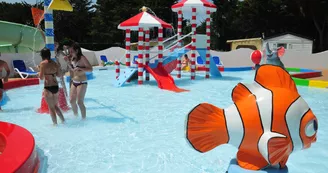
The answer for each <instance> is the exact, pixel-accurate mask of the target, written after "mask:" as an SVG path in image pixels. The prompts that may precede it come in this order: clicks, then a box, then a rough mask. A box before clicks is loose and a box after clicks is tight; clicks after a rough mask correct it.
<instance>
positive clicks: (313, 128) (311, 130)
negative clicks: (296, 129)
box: [305, 120, 318, 137]
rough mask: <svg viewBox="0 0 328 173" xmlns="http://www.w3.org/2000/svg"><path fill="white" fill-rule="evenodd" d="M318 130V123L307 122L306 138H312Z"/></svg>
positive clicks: (314, 121) (313, 121)
mask: <svg viewBox="0 0 328 173" xmlns="http://www.w3.org/2000/svg"><path fill="white" fill-rule="evenodd" d="M317 130H318V122H317V121H316V120H312V121H309V122H308V124H307V125H306V127H305V134H306V136H307V137H312V136H313V135H314V134H315V133H316V132H317Z"/></svg>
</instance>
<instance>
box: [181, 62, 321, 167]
mask: <svg viewBox="0 0 328 173" xmlns="http://www.w3.org/2000/svg"><path fill="white" fill-rule="evenodd" d="M232 100H233V102H234V104H232V105H231V106H230V107H228V108H227V109H220V108H218V107H216V106H213V105H211V104H207V103H202V104H199V105H198V106H196V107H195V108H194V109H193V110H192V111H191V112H190V113H189V115H188V120H187V127H186V129H187V131H186V133H187V134H186V135H187V139H188V141H189V142H190V144H191V145H192V146H193V148H194V149H195V150H197V151H199V152H202V153H203V152H207V151H209V150H212V149H213V148H215V147H217V146H219V145H222V144H231V145H233V146H235V147H238V153H237V163H238V165H239V166H240V167H242V168H245V169H249V170H260V169H264V168H266V167H269V166H270V167H279V168H284V167H285V166H286V162H287V160H288V157H289V155H290V154H291V153H292V152H294V151H297V150H301V149H306V148H309V147H310V146H311V143H314V142H315V141H316V139H317V137H316V134H317V130H318V120H317V118H316V116H315V115H314V114H313V112H312V110H311V109H310V108H309V106H308V104H307V103H306V102H305V100H304V99H303V98H302V97H301V96H300V95H299V93H298V91H297V88H296V86H295V83H294V81H293V80H292V78H291V77H290V75H289V74H288V72H287V71H285V70H284V69H282V68H281V67H278V66H274V65H262V66H261V67H260V68H259V69H258V71H257V73H256V76H255V83H253V84H242V83H239V84H238V85H237V86H236V87H235V88H234V89H233V91H232Z"/></svg>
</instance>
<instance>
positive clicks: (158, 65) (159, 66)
mask: <svg viewBox="0 0 328 173" xmlns="http://www.w3.org/2000/svg"><path fill="white" fill-rule="evenodd" d="M142 9H143V11H142V12H141V13H139V14H137V15H136V16H134V17H132V18H130V19H128V20H126V21H124V22H122V23H121V24H120V25H119V26H118V28H119V29H123V30H125V32H126V50H127V52H126V67H127V68H126V69H124V70H122V72H121V73H120V75H119V76H118V77H117V79H116V81H115V86H118V87H121V86H123V85H124V83H125V82H128V81H129V79H130V78H131V77H132V76H133V75H134V74H136V73H137V74H138V84H139V85H142V84H143V81H144V79H143V76H144V75H143V73H144V71H145V73H146V74H145V76H146V81H149V74H151V75H152V76H153V77H154V78H155V79H156V81H157V83H158V87H159V88H161V89H166V90H171V91H175V92H182V91H184V90H182V89H179V88H178V87H177V86H176V85H175V83H174V80H173V78H172V76H171V75H170V73H171V72H172V70H173V69H174V68H171V71H166V70H165V68H164V67H165V66H167V65H169V64H170V63H173V61H175V60H177V73H178V74H177V78H181V56H182V55H184V54H185V53H187V52H189V51H191V68H190V73H191V80H195V78H196V75H195V73H196V51H197V52H198V53H199V54H200V56H201V58H202V59H203V61H204V62H206V65H205V71H206V73H205V78H210V74H211V76H213V77H221V73H220V71H219V70H218V68H217V66H216V65H215V63H214V61H213V59H212V58H211V55H210V14H211V12H215V11H216V6H215V5H214V4H212V3H209V2H207V1H197V3H193V4H192V6H190V4H189V2H188V1H186V2H185V1H181V2H179V3H177V4H175V5H173V6H172V10H173V11H174V12H177V13H178V34H177V35H175V36H173V37H171V38H168V39H166V40H165V41H163V28H172V26H171V25H170V24H168V23H166V22H164V21H163V20H161V19H159V18H158V17H155V16H153V15H151V14H149V13H147V12H146V11H147V8H146V7H143V8H142ZM188 11H191V12H192V20H191V23H192V24H191V25H192V32H191V33H189V34H186V35H185V36H182V16H183V13H186V12H188ZM199 14H203V15H206V16H207V19H206V26H207V27H206V35H197V33H196V27H197V24H196V19H197V15H199ZM152 27H158V46H157V47H158V54H157V55H156V56H154V57H151V58H150V57H149V52H150V50H149V48H150V47H149V33H150V32H149V28H152ZM131 31H138V33H139V37H138V38H139V39H138V52H139V55H138V62H137V65H138V67H135V66H134V65H131V64H132V63H131V55H130V44H131V43H130V35H131V34H130V33H131ZM144 33H145V40H144ZM189 36H191V37H192V41H191V43H189V44H186V45H182V40H183V39H184V38H186V37H189ZM176 37H177V39H176V40H175V41H174V42H173V43H171V44H170V45H169V46H167V47H166V48H165V49H164V46H163V43H164V42H167V41H170V40H171V39H174V38H176ZM144 41H145V54H143V50H144V46H143V45H144V43H143V42H144ZM168 51H171V52H169V53H168V55H167V56H163V53H164V52H168ZM144 57H145V60H144ZM150 61H153V62H150ZM144 62H145V63H144Z"/></svg>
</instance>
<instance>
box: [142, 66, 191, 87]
mask: <svg viewBox="0 0 328 173" xmlns="http://www.w3.org/2000/svg"><path fill="white" fill-rule="evenodd" d="M145 70H147V71H148V72H149V73H150V74H151V75H152V76H153V77H154V78H155V79H156V81H157V84H158V87H159V88H160V89H165V90H169V91H174V92H184V91H187V90H184V89H180V88H178V87H177V86H176V85H175V83H174V79H173V77H172V76H171V75H170V74H169V73H168V72H167V71H166V70H165V69H164V67H163V66H162V65H158V66H157V67H156V68H154V69H152V68H150V67H149V66H147V65H146V66H145Z"/></svg>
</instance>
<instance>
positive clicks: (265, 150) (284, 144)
mask: <svg viewBox="0 0 328 173" xmlns="http://www.w3.org/2000/svg"><path fill="white" fill-rule="evenodd" d="M290 144H291V143H290V141H289V140H288V139H287V137H286V136H285V135H282V134H280V133H275V132H265V133H264V134H263V135H262V136H261V138H260V140H259V142H258V148H259V151H260V153H261V154H262V156H263V158H264V159H265V160H266V161H267V162H268V163H270V164H271V165H276V164H278V163H279V162H280V161H281V160H282V159H283V157H284V156H285V155H286V154H287V153H288V152H289V147H291V145H290Z"/></svg>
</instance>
